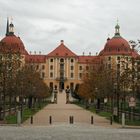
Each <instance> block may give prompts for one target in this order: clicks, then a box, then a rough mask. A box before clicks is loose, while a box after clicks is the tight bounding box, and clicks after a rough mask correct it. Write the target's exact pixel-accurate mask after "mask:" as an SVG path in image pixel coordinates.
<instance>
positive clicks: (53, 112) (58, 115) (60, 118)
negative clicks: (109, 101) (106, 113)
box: [24, 92, 119, 127]
mask: <svg viewBox="0 0 140 140" xmlns="http://www.w3.org/2000/svg"><path fill="white" fill-rule="evenodd" d="M70 99H71V100H72V98H70ZM49 116H52V124H60V123H61V124H62V123H67V124H68V123H69V116H74V124H78V123H80V124H90V122H91V116H93V117H94V125H96V126H105V127H119V125H117V124H115V125H113V126H111V125H110V121H109V120H107V119H105V118H103V117H100V116H98V115H96V114H93V113H91V112H90V111H86V110H84V109H83V108H81V107H79V106H77V105H74V104H66V94H65V92H63V93H58V101H57V104H49V105H47V106H46V107H44V108H43V109H42V110H41V111H39V112H38V113H37V114H35V115H34V116H33V124H30V119H29V120H27V121H26V122H25V123H24V125H36V126H40V125H42V126H46V125H49Z"/></svg>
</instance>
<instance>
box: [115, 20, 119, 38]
mask: <svg viewBox="0 0 140 140" xmlns="http://www.w3.org/2000/svg"><path fill="white" fill-rule="evenodd" d="M115 37H120V26H119V20H118V18H117V25H116V26H115Z"/></svg>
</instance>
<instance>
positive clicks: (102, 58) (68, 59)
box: [0, 20, 140, 89]
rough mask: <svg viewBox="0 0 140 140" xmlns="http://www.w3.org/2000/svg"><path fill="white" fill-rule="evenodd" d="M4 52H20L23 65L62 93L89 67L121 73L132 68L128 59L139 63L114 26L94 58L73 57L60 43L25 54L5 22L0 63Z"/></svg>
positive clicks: (72, 87) (90, 56) (11, 27)
mask: <svg viewBox="0 0 140 140" xmlns="http://www.w3.org/2000/svg"><path fill="white" fill-rule="evenodd" d="M5 48H9V49H10V50H11V51H14V52H20V54H21V56H22V64H23V65H24V64H31V65H34V66H35V68H36V70H38V71H39V72H40V75H41V78H42V79H44V82H45V83H46V84H47V85H48V86H49V87H50V88H53V87H54V85H57V87H59V89H65V88H66V86H67V85H69V86H70V88H71V89H74V88H75V86H76V84H80V83H81V82H82V75H83V72H86V71H88V70H89V66H90V65H91V64H92V66H93V67H96V66H98V65H105V66H106V67H107V68H112V67H114V68H115V69H120V70H121V69H122V65H123V66H124V67H125V68H128V67H132V63H131V64H130V63H129V62H130V59H131V58H135V59H137V58H138V59H139V57H140V56H139V54H138V53H137V52H136V51H135V50H134V48H133V47H131V46H130V44H129V43H128V41H126V40H125V39H124V38H123V37H122V36H121V35H120V26H119V25H118V24H117V25H116V26H115V35H114V36H113V37H112V38H111V39H110V38H108V39H107V42H106V43H105V46H104V48H103V50H101V52H100V53H99V54H98V55H96V56H92V55H91V54H89V55H84V54H83V55H81V56H79V55H76V54H75V53H74V52H72V51H71V50H70V49H69V48H68V47H67V46H65V44H64V41H63V40H61V41H60V44H59V45H58V47H56V49H54V50H52V52H50V53H48V54H47V55H42V54H29V53H28V52H27V51H26V49H25V46H24V43H23V42H22V40H21V39H20V37H18V36H16V35H15V34H14V25H13V23H12V22H11V23H10V24H9V20H7V28H6V36H5V37H4V38H3V39H2V40H1V41H0V59H2V54H3V51H4V50H5ZM122 60H123V61H122ZM124 62H125V63H124ZM87 74H88V73H87Z"/></svg>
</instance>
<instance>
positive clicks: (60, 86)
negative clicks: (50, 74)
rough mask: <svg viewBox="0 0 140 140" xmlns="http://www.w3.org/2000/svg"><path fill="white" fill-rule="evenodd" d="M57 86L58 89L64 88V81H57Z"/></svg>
mask: <svg viewBox="0 0 140 140" xmlns="http://www.w3.org/2000/svg"><path fill="white" fill-rule="evenodd" d="M59 88H60V90H63V89H64V82H60V83H59Z"/></svg>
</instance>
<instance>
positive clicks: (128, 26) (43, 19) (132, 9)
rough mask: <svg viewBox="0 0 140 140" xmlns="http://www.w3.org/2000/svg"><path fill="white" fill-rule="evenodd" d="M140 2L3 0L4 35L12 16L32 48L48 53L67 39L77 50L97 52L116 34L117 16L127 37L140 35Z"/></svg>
mask: <svg viewBox="0 0 140 140" xmlns="http://www.w3.org/2000/svg"><path fill="white" fill-rule="evenodd" d="M139 6H140V0H0V38H3V37H4V36H5V30H6V29H5V28H6V18H7V16H9V17H12V18H13V23H14V25H15V34H16V35H18V34H19V36H20V37H21V39H22V40H23V42H24V45H25V47H26V49H27V50H28V51H32V52H34V51H37V52H39V51H41V52H42V53H43V54H47V53H49V52H50V51H52V50H53V49H54V48H56V47H57V46H58V45H59V44H60V40H62V39H63V40H64V41H65V44H66V46H67V47H69V48H70V49H71V50H72V51H74V52H75V53H76V54H82V52H85V53H86V54H88V53H89V52H91V53H92V54H93V55H95V53H96V52H99V51H100V50H101V49H103V47H104V44H105V42H106V39H107V37H108V34H110V37H112V36H113V35H114V26H115V25H116V22H117V18H118V19H119V24H120V26H121V35H122V36H123V37H124V38H125V39H127V40H130V39H134V40H136V39H138V38H140V9H139Z"/></svg>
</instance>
